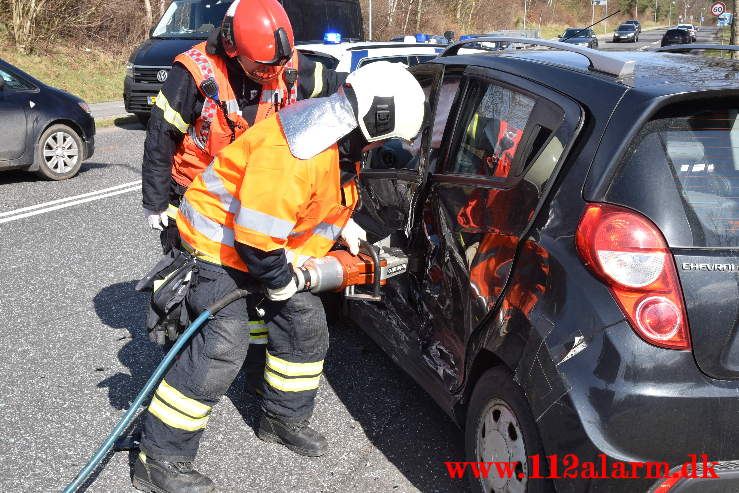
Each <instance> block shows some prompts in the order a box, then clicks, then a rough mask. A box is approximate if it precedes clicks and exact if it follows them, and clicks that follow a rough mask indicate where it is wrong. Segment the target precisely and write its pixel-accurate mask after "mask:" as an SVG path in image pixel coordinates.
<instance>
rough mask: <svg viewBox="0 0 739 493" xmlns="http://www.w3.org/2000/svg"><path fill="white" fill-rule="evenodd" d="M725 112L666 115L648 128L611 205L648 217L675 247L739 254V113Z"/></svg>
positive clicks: (632, 152)
mask: <svg viewBox="0 0 739 493" xmlns="http://www.w3.org/2000/svg"><path fill="white" fill-rule="evenodd" d="M727 106H729V107H726V108H720V107H713V108H705V107H704V108H700V107H697V108H695V109H694V110H692V111H690V110H689V111H685V110H669V111H668V112H666V114H663V115H662V117H661V118H657V119H654V120H652V121H650V122H649V123H648V124H647V125H646V126H645V127H644V128H643V129H642V130H641V131H640V133H639V135H638V136H637V137H636V139H635V140H634V142H633V143H632V144H631V146H630V148H629V150H628V151H627V153H626V156H625V159H624V161H623V165H622V167H621V169H620V170H619V172H618V173H617V175H616V177H615V179H614V181H613V183H612V186H611V188H610V189H609V192H608V200H609V201H613V202H616V203H622V204H623V205H627V206H629V207H632V208H634V209H636V210H639V211H642V212H644V213H645V214H646V215H647V216H649V217H650V218H651V219H652V220H653V221H654V222H655V223H656V224H657V225H658V226H659V227H660V229H662V232H663V233H664V234H665V237H666V238H667V241H668V243H669V244H670V245H671V246H684V247H732V248H735V247H737V246H739V116H738V115H739V109H738V108H737V107H731V106H737V105H727ZM669 113H673V114H669Z"/></svg>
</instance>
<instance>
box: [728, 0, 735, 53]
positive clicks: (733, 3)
mask: <svg viewBox="0 0 739 493" xmlns="http://www.w3.org/2000/svg"><path fill="white" fill-rule="evenodd" d="M729 29H731V36H730V37H729V44H730V45H733V44H736V0H731V27H730V28H729ZM729 53H730V54H731V58H733V59H736V52H735V51H733V50H732V51H729Z"/></svg>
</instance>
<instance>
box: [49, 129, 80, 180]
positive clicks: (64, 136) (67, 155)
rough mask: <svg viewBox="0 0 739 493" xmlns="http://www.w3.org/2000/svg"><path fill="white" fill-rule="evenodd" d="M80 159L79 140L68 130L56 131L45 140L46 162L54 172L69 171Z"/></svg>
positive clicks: (62, 172)
mask: <svg viewBox="0 0 739 493" xmlns="http://www.w3.org/2000/svg"><path fill="white" fill-rule="evenodd" d="M79 159H80V150H79V147H78V146H77V142H76V141H75V140H74V138H73V137H72V136H71V135H69V134H68V133H66V132H61V131H59V132H54V133H53V134H51V135H49V137H48V138H47V139H46V142H44V164H45V165H46V167H47V168H49V170H51V172H53V173H57V174H64V173H67V172H69V171H70V170H71V169H72V168H74V167H75V166H76V165H77V161H79Z"/></svg>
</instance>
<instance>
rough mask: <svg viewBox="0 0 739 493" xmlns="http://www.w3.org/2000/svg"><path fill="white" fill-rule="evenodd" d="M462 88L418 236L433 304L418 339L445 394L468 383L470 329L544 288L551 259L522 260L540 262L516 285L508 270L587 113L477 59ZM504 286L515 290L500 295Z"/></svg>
mask: <svg viewBox="0 0 739 493" xmlns="http://www.w3.org/2000/svg"><path fill="white" fill-rule="evenodd" d="M460 92H461V94H463V98H462V99H461V101H460V102H459V113H458V115H457V117H456V124H455V125H454V128H453V131H450V133H448V134H447V135H446V136H445V137H444V140H445V142H447V147H446V149H444V150H443V151H442V155H443V156H444V159H443V162H442V163H440V166H438V169H435V170H434V172H433V173H432V174H431V176H430V177H429V179H428V183H427V185H426V187H427V189H428V192H427V194H426V195H425V197H424V203H423V206H422V208H421V212H420V213H419V214H418V217H417V224H416V225H414V227H413V228H412V230H413V234H412V239H411V242H412V244H413V248H411V251H412V252H414V253H415V255H417V263H418V264H420V265H423V272H421V273H419V283H420V284H419V291H418V301H419V305H420V306H421V307H422V311H423V313H424V314H425V316H424V317H423V318H422V319H421V321H420V322H419V323H420V325H421V327H422V328H420V329H419V330H416V331H413V332H412V333H413V334H415V335H416V336H417V337H418V338H419V339H418V340H416V341H413V344H414V345H416V346H417V347H419V348H420V349H419V350H420V353H421V359H422V361H423V364H424V365H425V370H426V371H425V373H426V374H427V376H428V380H429V381H428V382H426V384H425V387H427V388H429V390H430V391H431V393H432V394H437V395H438V394H442V393H443V394H453V393H454V392H455V391H456V389H458V388H460V387H461V386H462V384H463V382H464V377H465V365H466V363H467V359H468V358H471V357H473V356H474V354H472V351H468V349H467V348H468V345H469V342H470V338H471V337H472V335H473V333H474V332H475V331H477V330H479V329H480V328H481V327H483V326H485V321H486V320H488V319H489V318H491V317H492V315H493V314H494V313H497V314H498V315H500V316H502V317H508V316H511V314H512V313H513V312H514V311H516V310H518V311H521V312H525V311H526V310H527V309H530V307H531V305H532V303H535V302H536V299H538V297H539V296H540V295H541V290H543V289H544V288H543V283H542V282H540V279H539V278H541V277H542V276H544V277H545V276H546V274H547V266H546V262H545V261H543V260H538V261H536V262H533V264H536V265H533V264H532V265H527V266H523V267H522V268H527V269H528V268H532V273H531V275H530V276H526V278H527V280H528V284H527V285H516V286H513V287H510V286H509V285H508V284H509V276H510V273H511V270H512V266H513V264H514V262H515V260H516V258H517V257H518V256H519V255H520V253H521V252H522V251H525V250H526V249H527V248H529V249H531V248H533V249H536V243H535V242H529V241H526V235H527V233H528V230H529V228H530V225H531V224H532V222H533V219H534V217H535V216H536V213H537V211H538V210H539V207H540V205H541V203H542V200H543V198H544V196H545V195H546V193H547V191H548V189H549V186H550V185H551V183H552V181H553V180H552V178H553V177H554V176H556V172H557V169H558V164H559V163H561V162H562V160H561V158H562V156H563V153H564V150H565V147H566V145H567V144H568V143H569V142H571V141H572V139H573V138H574V135H575V133H576V130H577V128H578V123H579V121H580V119H581V111H580V108H579V106H577V105H576V104H575V103H573V102H572V101H570V100H568V99H566V98H563V97H561V96H560V95H559V94H557V93H555V92H553V91H550V90H548V89H545V88H543V87H541V86H539V85H537V84H535V83H532V82H530V81H527V80H523V79H519V78H516V77H513V76H509V75H507V74H503V73H492V71H490V70H485V69H482V68H479V67H469V68H468V69H467V70H466V72H465V76H464V79H463V84H462V87H461V91H460ZM529 253H532V252H529ZM533 253H535V252H533ZM527 258H539V259H541V256H537V255H532V254H529V255H527ZM539 264H541V265H539ZM506 290H511V291H515V292H513V293H511V294H510V295H509V296H502V295H503V294H504V293H505V292H506ZM537 290H538V291H537ZM503 301H506V302H507V303H505V302H503ZM504 305H505V306H504ZM508 305H513V306H508ZM500 347H502V348H504V347H505V341H501V346H500ZM432 387H437V388H436V389H431V388H432Z"/></svg>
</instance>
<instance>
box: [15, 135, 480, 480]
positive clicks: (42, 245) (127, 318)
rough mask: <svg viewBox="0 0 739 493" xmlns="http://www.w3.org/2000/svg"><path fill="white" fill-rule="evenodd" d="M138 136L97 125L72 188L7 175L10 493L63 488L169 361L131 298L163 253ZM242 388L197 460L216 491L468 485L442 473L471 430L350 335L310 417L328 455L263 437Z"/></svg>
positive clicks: (231, 396)
mask: <svg viewBox="0 0 739 493" xmlns="http://www.w3.org/2000/svg"><path fill="white" fill-rule="evenodd" d="M143 140H144V131H143V128H141V127H138V126H136V127H130V128H127V129H120V128H110V129H103V130H101V131H100V132H99V133H98V135H97V150H96V152H95V155H94V156H93V158H92V159H91V160H90V161H89V162H86V163H84V164H83V166H82V171H81V173H80V174H79V175H78V176H77V177H76V178H74V179H72V180H69V181H65V182H47V181H42V180H40V179H37V178H36V177H35V175H32V174H26V173H21V172H6V173H2V174H0V251H2V253H3V262H2V264H1V265H0V279H2V290H0V324H2V326H3V330H1V331H0V372H1V373H2V375H3V377H2V379H0V396H2V398H0V429H1V430H2V433H1V434H0V451H2V452H0V460H1V461H2V468H1V470H2V472H0V491H14V492H34V493H36V492H47V491H61V490H62V489H63V488H64V487H65V486H66V485H67V484H68V483H69V482H70V481H71V480H72V479H73V478H74V476H75V475H76V474H77V472H78V471H79V470H80V469H81V467H82V466H83V465H84V464H85V463H86V461H87V460H88V458H89V457H90V456H91V455H92V453H93V452H94V451H95V450H96V449H97V447H98V446H99V445H100V444H101V443H102V441H103V439H104V438H105V437H106V436H107V434H108V433H109V432H110V431H111V430H112V428H113V427H114V425H115V424H116V423H117V421H118V419H119V418H120V417H121V416H122V415H123V414H124V412H125V410H126V409H127V408H128V406H129V404H130V403H131V401H132V400H133V398H134V397H135V395H136V393H137V392H138V390H139V389H140V388H141V387H142V386H143V385H144V383H145V381H146V379H147V378H148V376H149V375H150V374H151V372H152V371H153V369H154V367H155V366H156V364H157V363H158V361H159V360H160V358H161V353H160V351H159V350H158V349H157V348H156V347H155V346H153V345H152V344H151V343H149V341H148V339H147V336H146V333H145V330H144V328H143V327H144V312H145V306H146V303H147V298H146V296H144V295H141V294H139V293H137V292H135V291H134V289H133V287H134V285H135V283H136V281H137V280H138V279H139V278H140V277H141V276H142V275H143V274H144V273H145V272H146V271H147V270H148V269H149V268H150V267H151V266H152V265H153V264H154V262H155V261H156V260H157V258H158V248H159V246H158V239H157V237H156V235H154V234H152V232H151V231H149V230H148V227H147V226H146V225H145V221H144V219H143V216H142V213H141V205H140V191H139V188H138V181H139V180H140V178H141V176H140V174H141V165H140V162H141V155H142V149H143ZM114 187H118V188H114ZM111 188H112V190H111ZM101 190H108V191H107V192H99V191H101ZM95 192H99V193H97V194H96V193H95ZM85 194H91V195H85ZM104 194H115V195H110V196H107V197H104V198H101V197H103V195H104ZM80 195H85V196H83V197H79V196H80ZM71 197H77V198H73V199H70V198H71ZM91 199H94V200H91ZM85 200H88V201H87V202H85ZM49 203H51V204H49ZM40 204H47V205H46V206H43V207H38V208H33V207H34V206H37V205H40ZM65 206H68V207H65ZM19 209H24V210H20V211H19ZM243 385H244V383H243V379H242V377H239V378H238V379H237V380H236V382H235V383H234V385H233V386H232V387H231V389H230V390H229V392H228V394H227V396H226V397H225V398H224V399H223V400H222V401H221V402H220V403H219V404H218V406H216V408H215V410H214V413H213V417H212V419H211V420H210V424H209V428H208V430H207V431H206V433H205V437H204V440H203V442H202V447H201V451H200V454H199V457H198V461H197V466H198V468H199V470H201V471H203V472H204V473H207V474H208V475H209V476H211V477H212V478H213V479H214V481H215V482H216V483H217V484H218V485H219V487H220V488H221V491H229V492H240V491H269V492H274V493H280V492H291V493H292V492H334V491H363V492H388V491H392V492H395V491H397V492H448V491H467V489H466V484H465V483H463V482H462V480H458V479H455V480H452V479H450V478H449V477H448V476H447V474H446V468H445V466H444V464H443V462H444V461H448V460H463V455H464V454H463V445H462V435H461V432H460V431H459V430H458V429H457V428H456V427H455V426H454V425H453V423H452V422H451V420H450V419H449V418H447V417H446V415H444V414H443V413H442V412H441V411H440V410H439V408H438V407H437V406H436V405H435V403H434V402H433V401H432V400H431V399H430V398H429V397H428V396H427V395H426V394H425V393H424V392H423V391H422V390H421V389H420V387H418V386H417V385H416V384H415V383H414V382H413V381H412V380H411V379H410V378H408V377H406V376H405V375H404V374H402V373H401V371H400V370H399V369H398V368H397V367H396V366H395V365H394V364H393V363H392V361H391V360H390V359H389V358H388V357H386V356H385V355H384V353H382V352H381V351H380V349H379V348H378V347H377V346H375V344H374V343H373V342H372V341H370V340H369V338H368V337H366V336H365V335H364V334H363V333H362V332H361V331H360V330H358V329H356V328H352V327H332V328H331V349H330V350H329V354H328V357H327V361H326V369H325V376H324V377H323V378H322V382H321V389H320V392H319V396H318V401H317V407H316V413H315V418H314V422H313V423H314V426H315V427H316V428H317V429H319V430H321V431H323V432H324V433H325V434H326V435H327V437H328V440H329V444H330V451H329V452H328V454H327V455H326V456H324V457H321V458H316V459H311V458H304V457H300V456H297V455H295V454H293V453H292V452H290V451H288V450H287V449H284V448H282V447H281V446H278V445H274V444H266V443H263V442H261V441H260V440H259V439H257V438H256V436H255V435H254V430H253V427H254V426H255V420H256V416H257V412H256V411H257V408H256V405H255V401H254V399H253V398H252V397H251V396H250V395H249V394H247V393H246V392H244V391H243V390H242V388H243ZM132 459H133V455H131V454H129V453H126V452H120V453H117V454H114V455H111V456H109V457H108V458H106V461H105V462H106V466H105V469H104V470H102V471H100V470H98V472H96V474H95V475H94V481H93V482H92V483H91V484H89V487H88V489H87V491H91V492H125V491H132V488H131V487H130V464H131V463H132Z"/></svg>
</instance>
